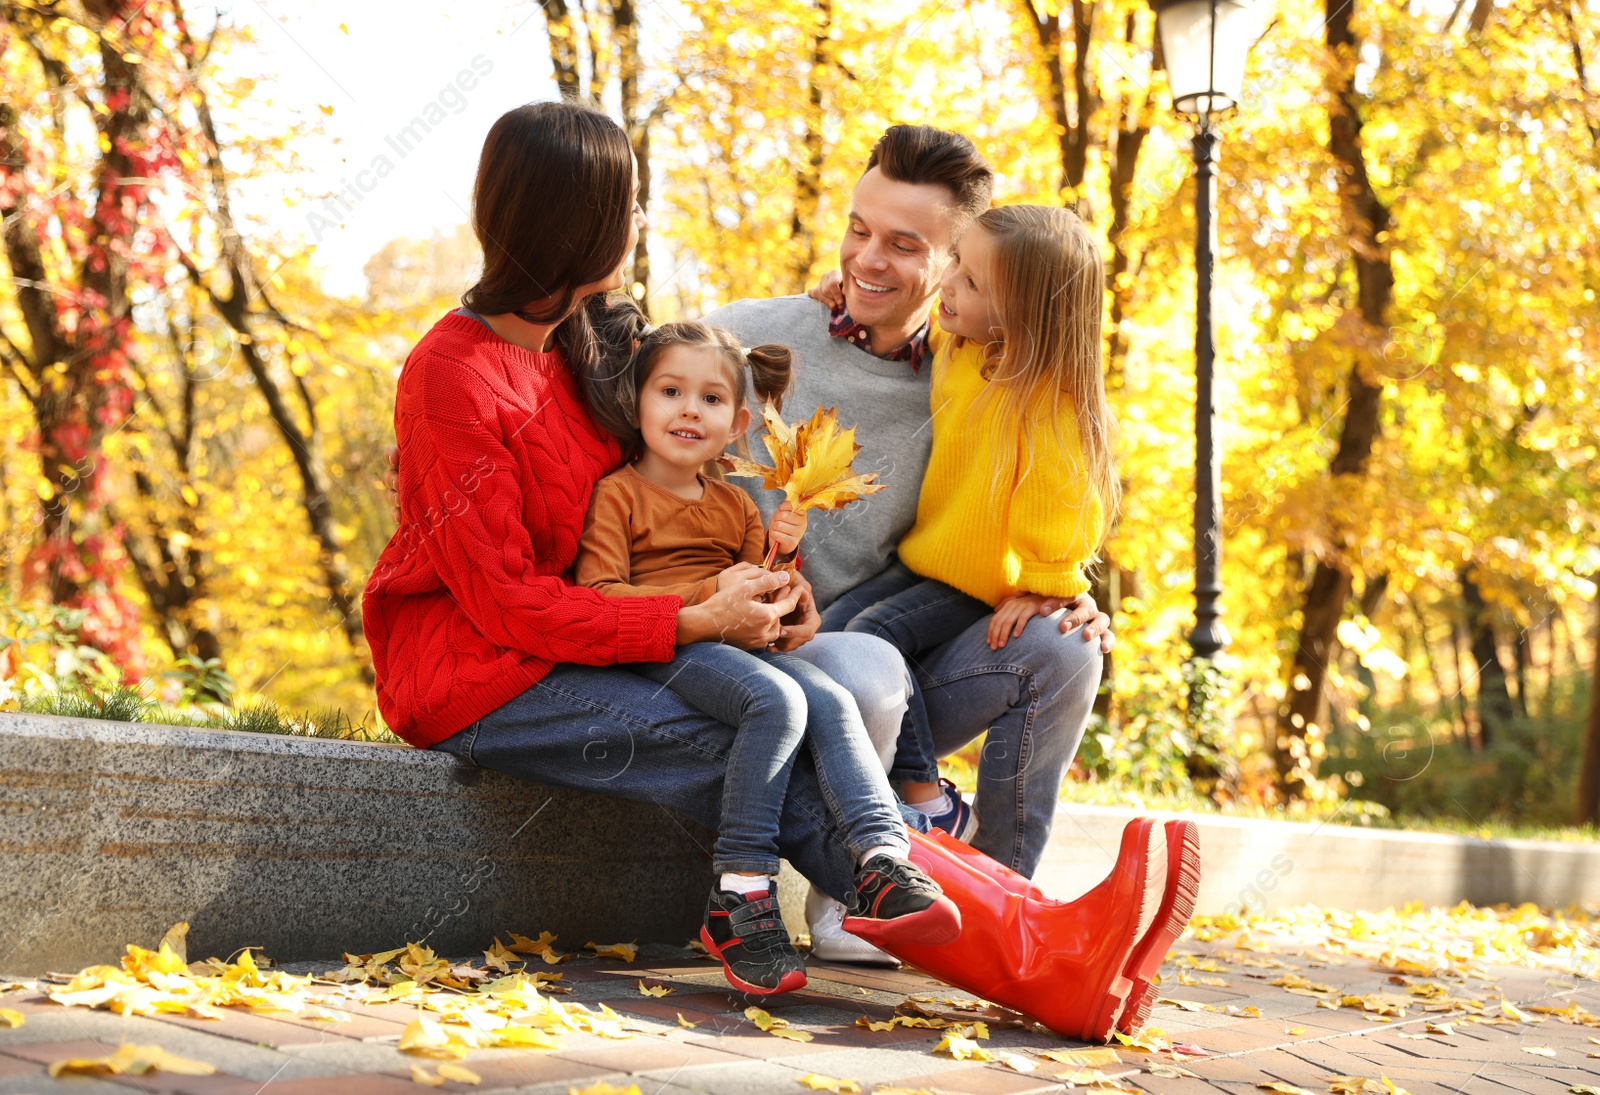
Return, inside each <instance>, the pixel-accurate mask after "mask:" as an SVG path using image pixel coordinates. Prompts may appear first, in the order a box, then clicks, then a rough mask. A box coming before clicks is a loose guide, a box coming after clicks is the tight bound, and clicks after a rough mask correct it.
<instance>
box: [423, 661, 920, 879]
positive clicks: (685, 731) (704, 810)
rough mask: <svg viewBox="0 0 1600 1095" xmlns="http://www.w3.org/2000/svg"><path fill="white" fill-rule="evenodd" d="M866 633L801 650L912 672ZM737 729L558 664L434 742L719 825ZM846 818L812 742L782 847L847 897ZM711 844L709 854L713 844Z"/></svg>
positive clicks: (895, 675)
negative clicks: (835, 806) (834, 802)
mask: <svg viewBox="0 0 1600 1095" xmlns="http://www.w3.org/2000/svg"><path fill="white" fill-rule="evenodd" d="M860 638H862V637H858V636H853V635H851V636H846V635H838V636H831V635H830V636H821V635H819V636H818V637H817V638H816V639H814V640H813V641H812V642H810V643H808V644H806V646H804V647H802V648H801V650H802V651H804V652H805V654H806V655H807V656H808V657H807V659H806V660H810V661H813V662H816V663H818V664H821V665H823V666H824V667H825V668H826V666H827V664H828V661H829V660H830V659H829V657H828V655H830V654H832V655H838V654H839V653H840V652H841V651H843V652H846V653H847V661H848V662H849V664H850V665H851V666H852V668H854V669H856V670H859V671H860V672H862V674H863V676H864V677H865V678H867V679H870V680H873V681H882V682H890V683H891V684H893V685H894V687H897V688H898V687H899V683H898V682H899V681H900V679H901V678H903V677H904V676H905V673H904V662H903V661H902V659H901V658H900V655H899V654H897V653H895V651H894V650H893V649H892V648H891V647H889V646H887V645H885V644H883V643H876V642H869V643H862V642H860V641H859V639H860ZM836 640H858V641H856V642H854V643H849V642H846V643H839V642H836ZM833 647H838V649H830V648H833ZM735 734H736V731H735V729H734V727H732V726H730V725H728V724H727V723H725V722H721V721H719V720H717V719H714V718H712V717H711V716H709V715H707V714H705V713H704V712H702V711H700V710H699V709H697V708H696V707H694V706H693V705H692V704H689V703H686V702H685V701H684V700H682V699H680V698H679V697H678V696H677V695H675V694H674V693H673V692H672V691H671V690H669V689H665V688H662V687H661V686H660V685H658V684H656V683H655V682H653V681H650V680H646V679H645V678H644V677H642V676H640V675H639V674H637V673H635V672H633V671H632V670H631V669H630V668H629V667H627V666H615V665H613V666H600V667H594V666H582V665H558V666H556V667H555V668H554V669H552V670H551V671H550V672H549V674H547V675H546V676H545V678H544V679H543V680H541V681H540V682H539V683H537V684H535V685H534V686H533V687H531V688H529V689H528V690H527V691H526V692H523V693H522V695H520V696H518V697H516V698H515V699H513V700H510V701H508V702H507V703H505V704H503V705H502V706H500V707H498V708H496V709H495V710H494V711H491V712H490V713H489V714H487V715H485V716H484V717H483V718H481V719H479V720H478V721H477V722H475V723H473V724H472V725H471V726H469V727H467V728H466V729H464V730H462V731H461V732H459V733H457V734H455V735H453V736H451V737H448V738H446V739H445V740H444V741H442V742H440V743H439V744H437V745H435V746H434V748H435V749H439V750H442V751H444V752H447V753H451V754H453V755H455V756H457V757H459V758H461V759H462V760H465V761H467V762H468V763H471V764H474V765H478V766H480V767H484V768H493V769H495V770H496V771H501V772H507V773H509V774H511V775H514V776H520V777H521V778H523V779H527V780H531V781H533V782H535V783H543V784H548V785H550V786H555V787H568V788H572V789H574V790H579V791H590V792H595V793H598V794H606V795H614V796H616V797H618V798H626V799H633V800H636V801H640V802H653V803H655V804H656V805H658V806H660V807H662V815H663V817H665V818H667V819H670V820H671V821H672V823H674V824H676V823H677V822H676V819H675V818H673V814H674V813H677V814H682V815H684V816H685V817H687V818H689V819H691V820H693V821H695V822H698V823H699V824H700V825H702V826H704V827H705V828H707V829H710V830H712V831H716V829H717V827H718V826H719V824H720V823H721V820H722V817H721V815H722V797H723V796H722V784H723V769H724V767H725V765H726V764H727V759H728V753H729V751H730V750H731V749H732V747H733V742H734V737H735ZM869 767H870V768H872V769H874V770H875V771H876V772H877V773H878V778H877V780H876V781H870V782H864V783H863V786H866V787H868V788H872V789H874V794H875V795H877V796H879V797H880V798H881V801H883V802H886V803H888V804H890V807H891V808H894V797H893V795H892V793H891V792H890V791H889V789H888V784H887V782H884V781H883V776H882V771H883V769H882V767H881V766H880V765H878V764H876V762H874V763H873V764H871V765H869ZM899 809H900V812H901V817H902V819H903V820H905V821H906V822H907V823H909V824H912V825H914V826H915V827H917V828H920V829H924V830H925V829H926V828H927V819H926V818H925V817H923V816H922V815H921V814H918V813H917V812H916V811H914V810H909V809H907V808H905V807H900V808H899ZM837 818H838V815H837V814H836V813H835V812H834V811H833V810H832V809H831V808H830V804H829V801H828V791H827V790H826V789H825V788H824V786H823V784H822V780H821V779H820V777H819V775H818V773H817V766H816V761H815V759H814V758H813V756H812V754H811V750H809V749H802V750H801V751H800V752H799V754H798V755H797V756H796V757H795V761H794V767H793V769H792V770H791V771H790V774H789V788H788V793H787V794H786V796H785V797H784V800H783V811H782V813H781V814H780V816H779V819H778V851H779V853H780V854H781V855H782V856H783V857H784V858H785V859H787V860H789V862H791V863H793V864H794V866H795V869H796V870H798V871H799V872H800V873H801V874H802V875H804V876H805V877H806V878H807V879H809V880H810V881H811V882H812V883H813V884H814V885H815V886H816V887H817V888H818V889H820V890H822V891H823V892H824V893H826V894H827V895H828V896H830V897H832V898H834V899H835V900H838V901H848V900H849V898H850V895H851V894H852V893H853V892H854V891H855V883H854V880H853V879H854V873H855V862H854V857H853V856H852V855H851V851H850V842H849V840H848V839H847V838H846V835H845V832H844V829H843V827H842V826H841V825H840V824H839V822H838V820H837ZM705 852H706V855H707V856H708V857H709V856H710V854H711V850H710V849H709V848H707V849H705Z"/></svg>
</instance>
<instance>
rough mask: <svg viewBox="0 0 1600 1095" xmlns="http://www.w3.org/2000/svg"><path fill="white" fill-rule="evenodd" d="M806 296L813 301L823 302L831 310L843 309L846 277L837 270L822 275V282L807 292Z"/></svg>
mask: <svg viewBox="0 0 1600 1095" xmlns="http://www.w3.org/2000/svg"><path fill="white" fill-rule="evenodd" d="M806 296H808V297H810V298H811V299H812V300H820V301H822V303H824V304H826V305H827V306H828V307H829V308H842V307H843V306H844V275H843V274H841V273H840V272H839V271H837V270H829V271H828V272H827V273H826V274H823V275H822V280H821V281H820V282H818V283H817V284H816V285H815V286H813V287H812V288H810V289H807V290H806Z"/></svg>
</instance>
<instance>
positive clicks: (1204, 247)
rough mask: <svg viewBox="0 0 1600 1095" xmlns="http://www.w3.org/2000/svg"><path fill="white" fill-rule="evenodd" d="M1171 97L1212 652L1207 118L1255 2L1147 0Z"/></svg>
mask: <svg viewBox="0 0 1600 1095" xmlns="http://www.w3.org/2000/svg"><path fill="white" fill-rule="evenodd" d="M1151 6H1152V7H1154V8H1155V13H1156V31H1157V33H1158V34H1159V35H1160V36H1161V53H1162V56H1163V58H1164V59H1165V61H1166V68H1167V84H1168V86H1169V87H1170V88H1171V90H1172V105H1173V108H1174V109H1176V110H1177V111H1178V113H1180V114H1183V115H1184V116H1186V117H1188V118H1189V119H1190V120H1191V121H1193V122H1194V126H1195V130H1194V166H1195V199H1194V221H1195V236H1194V265H1195V328H1194V357H1195V383H1196V388H1197V391H1196V395H1195V404H1194V616H1195V624H1194V630H1193V631H1192V632H1190V634H1189V646H1190V648H1191V649H1192V650H1193V651H1194V655H1195V657H1197V658H1208V659H1209V658H1213V657H1215V656H1216V655H1217V653H1218V652H1219V651H1221V650H1222V649H1223V648H1224V647H1226V646H1227V645H1228V631H1227V629H1226V628H1224V627H1223V626H1222V621H1221V619H1220V617H1221V615H1222V605H1221V604H1220V601H1221V599H1222V582H1221V564H1222V528H1221V524H1220V520H1219V516H1218V510H1219V508H1220V501H1221V497H1222V472H1221V468H1220V466H1219V464H1218V460H1217V445H1216V418H1217V407H1216V376H1215V369H1214V366H1215V364H1216V351H1217V347H1216V339H1215V337H1214V336H1213V333H1212V319H1211V274H1212V268H1213V265H1214V259H1215V254H1216V242H1217V228H1216V223H1215V222H1214V221H1213V219H1212V208H1213V206H1215V204H1216V191H1217V177H1216V166H1217V146H1218V145H1219V144H1220V143H1221V140H1222V138H1221V136H1220V135H1219V134H1218V133H1217V130H1216V127H1215V126H1214V125H1213V124H1212V119H1213V118H1214V117H1216V116H1217V115H1219V114H1222V113H1224V112H1226V111H1231V110H1232V109H1233V108H1234V107H1236V106H1237V105H1238V104H1239V89H1240V87H1241V85H1242V84H1243V83H1244V61H1245V54H1246V53H1247V52H1248V51H1249V49H1250V43H1251V40H1252V32H1253V31H1254V30H1255V29H1256V26H1257V19H1256V12H1255V10H1254V6H1253V5H1252V4H1250V3H1239V2H1237V0H1152V5H1151Z"/></svg>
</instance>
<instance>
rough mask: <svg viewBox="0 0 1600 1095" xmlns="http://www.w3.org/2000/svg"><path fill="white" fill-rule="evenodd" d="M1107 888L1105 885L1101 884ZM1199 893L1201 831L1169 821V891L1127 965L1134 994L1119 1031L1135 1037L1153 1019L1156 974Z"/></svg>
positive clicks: (1118, 1021) (1119, 1023)
mask: <svg viewBox="0 0 1600 1095" xmlns="http://www.w3.org/2000/svg"><path fill="white" fill-rule="evenodd" d="M1101 885H1104V883H1101ZM1199 892H1200V830H1199V828H1198V827H1197V826H1196V825H1195V823H1194V822H1192V821H1169V822H1167V888H1166V892H1165V893H1164V894H1163V895H1162V897H1161V908H1160V910H1159V911H1158V912H1157V913H1156V919H1155V923H1153V924H1152V925H1151V926H1150V930H1149V932H1147V933H1146V934H1145V936H1144V938H1142V939H1140V940H1139V945H1138V946H1137V947H1135V948H1134V949H1133V957H1132V958H1131V959H1130V960H1129V962H1128V977H1129V978H1130V979H1132V981H1133V991H1131V992H1129V993H1128V1006H1127V1007H1125V1008H1123V1009H1122V1015H1121V1016H1119V1017H1118V1019H1117V1029H1118V1030H1120V1031H1122V1033H1124V1034H1132V1033H1133V1032H1134V1031H1136V1030H1138V1029H1139V1028H1140V1027H1142V1026H1144V1024H1145V1020H1146V1019H1148V1018H1150V1009H1151V1008H1152V1007H1154V1006H1155V1002H1156V995H1157V990H1156V985H1155V976H1156V971H1157V970H1159V969H1160V968H1161V963H1162V961H1163V960H1164V959H1165V958H1166V956H1167V948H1168V947H1170V946H1172V944H1173V943H1176V942H1177V941H1178V936H1180V935H1182V934H1183V929H1184V928H1186V927H1188V925H1189V917H1191V916H1193V915H1194V901H1195V897H1196V896H1197V895H1198V894H1199Z"/></svg>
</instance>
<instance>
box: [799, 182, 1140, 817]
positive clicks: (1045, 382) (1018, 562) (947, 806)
mask: <svg viewBox="0 0 1600 1095" xmlns="http://www.w3.org/2000/svg"><path fill="white" fill-rule="evenodd" d="M1102 271H1103V265H1102V262H1101V257H1100V251H1099V248H1098V247H1097V246H1096V245H1095V242H1094V239H1093V238H1092V237H1091V236H1090V235H1089V232H1088V230H1087V229H1086V228H1085V227H1084V225H1083V222H1082V221H1080V220H1079V219H1078V217H1077V216H1076V215H1075V214H1073V213H1072V212H1070V211H1068V210H1066V209H1058V208H1053V207H1046V206H1036V205H1011V206H1002V207H998V208H995V209H990V210H989V211H988V212H986V213H984V214H983V215H982V216H980V217H979V218H978V219H977V221H975V222H974V223H973V226H972V227H971V228H969V229H968V230H967V231H966V233H965V234H964V235H963V236H962V237H961V241H960V245H959V247H958V248H957V249H956V254H955V258H954V261H952V262H951V264H950V266H949V268H948V269H947V270H946V272H945V275H944V279H943V282H942V283H941V285H940V299H939V305H938V308H937V309H936V312H935V315H936V317H937V319H938V327H940V328H942V331H936V332H934V333H933V335H932V337H931V338H930V345H932V346H933V347H934V348H935V349H936V351H937V353H936V356H935V357H934V361H933V384H932V393H931V406H932V412H933V451H932V453H931V455H930V457H929V459H928V469H927V473H926V475H925V476H924V478H923V480H922V493H921V496H920V498H919V499H918V502H917V519H916V523H915V525H913V526H912V528H911V531H910V532H908V533H907V534H906V535H905V537H904V538H903V539H901V541H900V546H899V556H900V562H901V563H902V564H903V565H904V566H905V567H907V568H909V570H910V571H911V575H908V577H907V582H908V584H909V588H905V589H903V590H902V591H901V592H898V593H895V594H893V595H891V596H889V597H888V598H887V599H885V600H881V601H879V602H878V603H877V604H875V605H873V606H872V607H871V608H868V609H866V610H865V611H863V612H862V613H860V614H859V615H857V616H856V617H855V618H854V619H853V620H851V622H850V623H849V624H848V625H846V630H849V631H863V632H867V633H870V634H875V635H879V636H881V637H882V638H885V639H887V640H889V641H890V642H891V643H893V644H894V645H895V646H897V647H898V648H899V649H900V651H901V652H902V653H903V654H905V655H906V657H907V658H908V659H910V660H911V661H912V664H913V665H915V659H916V658H917V656H918V655H919V654H921V653H923V652H925V651H928V650H930V649H932V648H933V647H935V646H938V645H939V644H940V643H943V642H945V641H946V640H949V639H952V638H954V637H955V636H957V635H959V634H960V633H961V632H962V631H964V630H966V629H967V628H968V627H971V626H973V625H975V624H977V623H978V622H979V621H982V620H983V619H984V618H985V617H988V623H987V636H986V637H987V639H988V644H989V646H990V647H991V648H992V649H997V650H998V649H1000V648H1003V647H1004V646H1005V645H1006V642H1007V641H1008V640H1009V639H1011V638H1013V637H1015V636H1019V635H1021V634H1022V630H1023V628H1024V627H1025V626H1026V625H1027V623H1028V621H1029V620H1031V619H1033V618H1034V617H1036V616H1048V615H1051V614H1053V613H1055V612H1057V611H1059V610H1060V609H1061V608H1062V606H1063V605H1064V604H1065V603H1066V602H1067V601H1070V600H1072V599H1073V598H1075V597H1076V596H1077V595H1078V594H1080V593H1083V592H1084V591H1086V590H1087V589H1088V588H1089V581H1088V578H1087V577H1086V575H1085V573H1084V571H1085V568H1086V567H1087V566H1088V565H1089V564H1091V563H1092V562H1093V561H1094V560H1095V557H1096V555H1097V553H1098V551H1099V549H1100V545H1101V541H1102V540H1103V539H1104V536H1105V531H1106V527H1107V525H1108V523H1109V522H1110V519H1111V518H1112V516H1113V515H1114V514H1115V512H1116V509H1117V504H1118V500H1119V494H1120V492H1119V488H1118V483H1117V475H1116V469H1115V466H1114V463H1113V456H1112V448H1113V436H1114V430H1115V426H1114V422H1113V419H1112V416H1111V412H1110V410H1109V408H1108V407H1107V405H1106V395H1105V380H1104V372H1103V370H1102V367H1101V362H1100V316H1101V308H1102V305H1103V299H1104V275H1103V273H1102ZM830 280H831V279H830ZM831 288H832V286H831V284H825V285H824V286H823V287H821V288H820V289H819V290H818V292H817V293H816V294H815V295H818V296H819V297H825V296H826V295H827V293H828V291H829V290H830V289H831ZM913 576H920V578H922V579H923V580H922V581H920V582H915V577H913ZM912 582H915V584H910V583H912ZM913 676H914V675H913ZM895 768H896V770H897V771H900V772H906V771H908V770H917V769H920V770H921V771H923V772H925V773H927V774H928V775H929V776H930V777H934V778H936V774H937V768H936V762H935V760H934V751H933V735H932V731H931V729H930V728H929V725H928V721H927V714H926V711H925V709H924V707H923V703H922V699H921V697H920V695H918V696H915V697H914V698H913V700H912V704H911V710H910V711H909V712H908V713H907V715H906V726H905V729H904V730H903V731H902V734H901V738H900V745H899V752H898V754H897V757H896V762H895ZM901 794H902V796H903V797H904V799H905V801H906V802H907V804H908V805H911V806H914V807H916V808H917V809H919V810H922V811H923V812H924V813H926V814H928V815H929V816H930V817H931V818H932V819H933V821H934V823H935V824H937V825H939V826H940V827H941V828H945V829H947V830H948V831H950V832H952V833H953V834H954V835H955V836H957V837H959V838H960V839H963V840H968V839H970V838H971V837H972V835H973V834H974V832H975V831H976V828H977V822H976V818H975V817H974V816H973V813H972V811H971V809H970V808H969V807H968V806H967V804H966V803H964V802H962V801H961V799H960V797H959V795H957V794H956V791H955V788H954V787H953V786H951V785H950V784H949V781H947V780H939V781H938V782H933V781H932V779H930V781H928V782H912V781H906V782H902V784H901Z"/></svg>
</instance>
